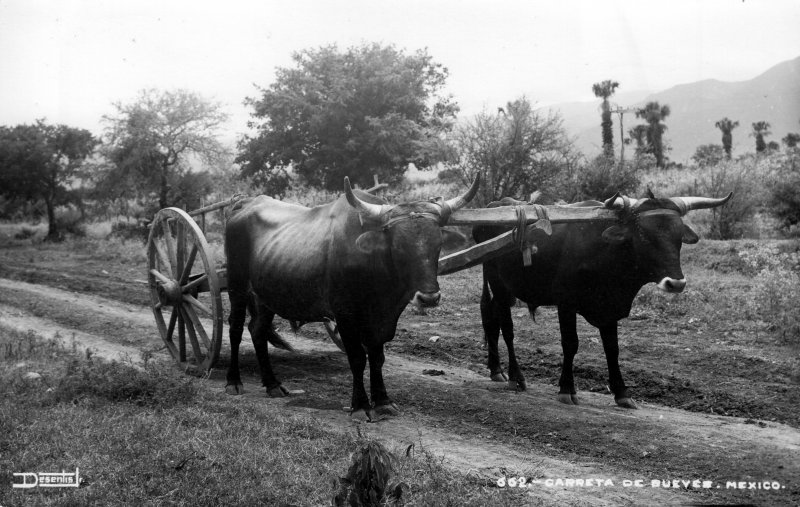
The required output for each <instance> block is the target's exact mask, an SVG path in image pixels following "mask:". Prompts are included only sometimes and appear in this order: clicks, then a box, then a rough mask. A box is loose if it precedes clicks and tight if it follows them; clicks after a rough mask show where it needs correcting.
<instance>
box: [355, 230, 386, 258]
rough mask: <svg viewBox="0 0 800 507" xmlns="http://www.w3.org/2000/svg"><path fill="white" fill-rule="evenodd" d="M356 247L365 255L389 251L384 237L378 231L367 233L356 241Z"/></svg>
mask: <svg viewBox="0 0 800 507" xmlns="http://www.w3.org/2000/svg"><path fill="white" fill-rule="evenodd" d="M356 247H357V248H358V249H359V250H360V251H361V252H362V253H365V254H372V253H381V252H384V251H386V250H388V249H389V244H388V243H387V242H386V235H385V234H383V233H382V232H379V231H367V232H365V233H363V234H361V236H359V237H358V239H356Z"/></svg>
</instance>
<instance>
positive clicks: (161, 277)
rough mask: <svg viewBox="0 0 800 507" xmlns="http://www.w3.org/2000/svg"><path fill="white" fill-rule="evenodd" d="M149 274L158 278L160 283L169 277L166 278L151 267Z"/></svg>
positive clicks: (166, 280)
mask: <svg viewBox="0 0 800 507" xmlns="http://www.w3.org/2000/svg"><path fill="white" fill-rule="evenodd" d="M150 274H151V275H153V276H154V277H156V278H157V279H158V281H159V282H161V283H167V282H169V281H170V279H169V278H167V277H166V276H164V275H162V274H161V272H159V271H158V270H156V269H151V270H150Z"/></svg>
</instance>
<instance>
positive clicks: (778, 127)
mask: <svg viewBox="0 0 800 507" xmlns="http://www.w3.org/2000/svg"><path fill="white" fill-rule="evenodd" d="M637 94H638V97H637ZM642 95H643V93H642V92H630V93H628V94H619V95H618V96H617V95H615V96H614V97H612V99H611V100H612V101H613V102H615V103H617V104H620V105H623V106H625V107H642V106H644V104H646V103H647V102H650V101H657V102H659V103H660V104H662V105H663V104H667V105H669V107H670V109H671V110H672V112H671V114H670V116H669V117H667V119H666V125H667V133H666V140H667V142H668V143H669V145H670V146H671V147H672V150H671V151H670V152H669V157H670V159H671V160H674V161H677V162H683V161H686V160H689V159H690V158H691V156H692V155H693V154H694V152H695V149H696V148H697V146H699V145H701V144H709V143H714V144H722V141H721V134H720V131H719V130H718V129H717V128H715V127H714V124H715V123H716V122H717V120H720V119H721V118H723V117H726V116H727V117H728V118H730V119H731V120H734V121H738V122H739V127H738V128H736V129H734V131H733V151H734V154H735V155H740V154H743V153H747V152H752V151H755V141H754V139H753V138H752V137H751V136H750V133H751V132H752V128H751V125H752V123H754V122H756V121H762V120H763V121H767V122H769V124H770V125H771V131H772V135H771V136H769V137H767V142H769V141H777V142H780V140H781V138H782V137H784V136H785V135H786V134H788V133H789V132H800V57H798V58H795V59H793V60H788V61H786V62H782V63H779V64H778V65H775V66H774V67H772V68H770V69H768V70H767V71H766V72H764V73H762V74H760V75H759V76H756V77H754V78H753V79H750V80H748V81H738V82H724V81H718V80H715V79H708V80H705V81H698V82H695V83H688V84H681V85H677V86H674V87H672V88H669V89H667V90H664V91H661V92H658V93H652V94H649V95H646V96H642ZM631 99H633V100H631ZM599 105H600V101H599V100H597V101H593V102H579V103H574V102H573V103H565V104H556V105H554V106H551V107H550V109H553V110H558V111H560V112H561V114H562V116H563V118H564V126H565V128H566V129H567V131H568V132H569V133H570V135H573V136H575V138H576V144H577V146H578V148H579V149H581V151H583V153H584V154H586V155H587V156H593V155H596V154H599V153H600V149H601V146H600V112H599ZM613 121H614V141H615V143H618V142H619V123H618V121H619V118H618V116H616V115H614V117H613ZM640 122H641V120H637V119H636V118H634V116H633V114H629V115H626V116H625V117H624V129H625V133H626V136H627V132H628V130H629V129H630V127H632V126H633V125H635V124H636V123H640ZM616 149H617V150H618V149H619V145H618V144H617V145H616Z"/></svg>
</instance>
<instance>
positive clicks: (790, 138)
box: [781, 132, 800, 148]
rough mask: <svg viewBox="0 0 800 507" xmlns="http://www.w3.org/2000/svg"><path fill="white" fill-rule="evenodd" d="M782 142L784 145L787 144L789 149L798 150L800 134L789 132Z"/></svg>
mask: <svg viewBox="0 0 800 507" xmlns="http://www.w3.org/2000/svg"><path fill="white" fill-rule="evenodd" d="M781 141H783V144H785V145H786V147H787V148H797V145H798V144H800V134H798V133H796V132H789V133H788V134H786V135H785V136H784V137H783V139H781Z"/></svg>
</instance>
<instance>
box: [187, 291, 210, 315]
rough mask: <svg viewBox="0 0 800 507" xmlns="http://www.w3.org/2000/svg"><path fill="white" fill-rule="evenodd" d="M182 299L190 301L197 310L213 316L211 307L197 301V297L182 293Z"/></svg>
mask: <svg viewBox="0 0 800 507" xmlns="http://www.w3.org/2000/svg"><path fill="white" fill-rule="evenodd" d="M183 300H184V301H186V302H188V303H190V304H191V305H192V306H194V307H195V308H197V309H198V310H200V311H202V312H205V314H206V315H208V316H213V315H214V314H213V313H212V312H211V308H209V307H207V306H206V305H204V304H203V303H201V302H200V301H198V300H197V299H195V298H194V297H192V295H191V294H184V295H183Z"/></svg>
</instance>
